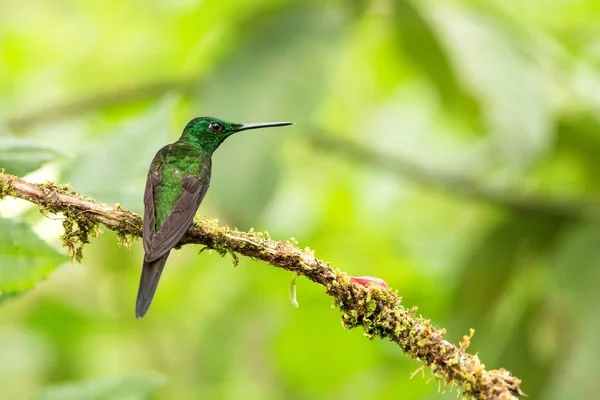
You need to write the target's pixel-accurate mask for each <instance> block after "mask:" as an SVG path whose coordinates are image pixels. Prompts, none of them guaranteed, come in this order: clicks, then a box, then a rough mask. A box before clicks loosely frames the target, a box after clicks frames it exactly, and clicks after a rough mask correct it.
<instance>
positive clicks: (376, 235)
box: [0, 0, 600, 400]
mask: <svg viewBox="0 0 600 400" xmlns="http://www.w3.org/2000/svg"><path fill="white" fill-rule="evenodd" d="M0 3H1V9H2V12H1V13H0V121H1V122H0V167H2V168H5V169H6V170H7V172H11V173H15V174H18V175H20V176H25V177H26V179H28V180H31V181H43V180H46V179H52V180H55V181H57V182H61V183H70V184H72V185H73V187H74V188H75V189H76V190H78V191H80V192H82V193H84V194H88V195H90V196H93V197H94V198H96V199H98V200H100V201H104V202H109V203H117V202H118V203H120V204H121V205H123V206H124V207H127V208H130V209H132V210H135V211H137V212H140V211H141V208H142V191H143V186H144V180H145V174H146V169H147V167H148V165H149V163H150V160H151V159H152V156H153V155H154V153H155V152H156V151H157V150H158V149H159V148H160V147H161V146H162V145H164V144H166V143H168V142H171V141H174V140H176V139H177V137H178V136H179V134H180V132H181V129H182V128H183V126H184V125H185V124H186V123H187V121H188V120H190V119H191V118H192V117H196V116H202V115H211V116H218V117H221V118H224V119H227V120H231V121H236V122H238V121H239V122H261V121H277V120H290V121H294V122H296V125H295V126H294V127H291V128H286V129H279V130H263V131H252V133H247V134H243V135H242V134H240V135H237V136H235V137H234V138H232V139H230V140H228V141H227V142H226V143H225V144H224V145H223V146H222V147H221V148H220V149H219V150H218V152H217V153H216V154H215V158H214V164H213V167H214V173H213V181H212V185H211V190H209V192H208V195H207V196H206V199H205V201H204V203H203V204H202V206H201V209H200V214H201V215H204V216H207V217H209V218H218V219H219V221H220V222H221V223H224V224H229V225H231V226H236V227H238V228H239V229H244V230H247V229H249V228H251V227H253V228H255V229H257V230H268V231H269V233H270V234H271V236H272V237H273V238H276V239H281V240H286V239H288V238H290V237H295V238H296V239H297V240H298V241H299V242H300V246H302V247H304V246H310V247H311V248H313V249H315V250H316V255H317V257H320V258H323V259H325V260H328V261H330V262H332V264H333V265H334V266H337V267H339V268H341V269H342V270H344V271H346V272H348V273H349V274H352V275H371V276H377V277H381V278H383V279H384V280H385V281H387V283H388V284H389V285H390V286H392V287H394V288H395V289H397V290H398V292H399V294H400V295H401V296H402V297H403V301H404V304H405V305H406V306H413V305H417V306H418V307H419V310H420V312H421V313H422V314H423V315H424V316H426V317H428V318H431V319H432V320H433V322H434V323H435V324H436V325H438V326H441V327H445V328H446V329H447V330H448V335H447V337H448V339H449V340H451V341H454V342H456V341H458V340H460V338H461V337H462V335H464V334H466V333H467V332H468V330H469V328H474V329H475V331H476V334H475V337H474V339H473V341H472V347H471V349H470V351H472V352H477V353H478V355H479V357H480V358H481V359H482V361H483V362H484V363H485V365H486V367H487V368H499V367H504V368H507V369H509V370H510V371H511V372H512V373H513V374H515V375H516V376H518V377H520V378H521V379H523V386H522V388H523V390H524V391H525V392H526V393H528V394H529V396H530V397H529V398H532V399H552V400H553V399H566V398H578V399H584V398H586V399H587V398H589V399H591V398H594V396H597V390H596V388H595V387H596V383H597V382H596V380H594V379H595V378H597V374H598V370H599V368H600V365H599V362H598V360H599V359H600V340H598V329H600V313H598V304H599V302H600V290H599V284H600V268H599V267H600V219H599V218H597V217H598V215H600V207H597V205H598V204H599V203H598V202H596V201H595V200H593V199H594V197H595V196H597V195H598V192H599V189H600V161H599V160H600V118H599V115H600V114H599V112H600V41H599V40H598V38H599V37H600V1H592V0H587V1H585V0H581V1H567V0H563V1H559V0H554V1H548V0H544V1H542V0H529V1H519V0H509V1H506V0H504V1H499V0H488V1H484V0H476V1H473V0H471V1H466V0H465V1H453V0H437V1H410V2H409V1H406V2H404V1H393V0H372V1H362V0H354V1H348V0H346V1H342V0H339V1H333V0H327V1H285V0H254V1H248V0H243V1H242V0H235V1H227V0H204V1H201V0H175V1H166V0H153V1H142V0H131V1H125V2H123V1H116V0H102V1H100V0H89V1H75V0H63V1H41V0H23V1H19V2H16V1H10V0H2V1H0ZM440 189H441V190H440ZM555 200H556V201H561V202H564V203H565V204H562V203H560V204H555V203H554V201H555ZM0 216H1V219H0V302H1V304H0V398H2V399H31V398H41V399H45V400H47V399H67V400H69V399H200V398H203V399H204V398H207V399H211V398H215V399H217V398H223V399H242V398H243V399H279V398H288V399H388V398H390V399H391V398H402V399H438V398H455V396H456V394H455V393H446V394H444V395H442V394H438V383H437V382H436V381H431V382H429V383H428V384H426V381H427V379H428V376H429V374H428V373H426V374H425V378H422V377H421V375H420V374H419V375H416V376H415V377H414V378H413V379H410V375H411V373H412V372H413V371H415V370H416V369H417V368H418V367H419V366H420V364H419V363H418V362H417V361H414V360H411V359H409V358H407V357H406V356H405V355H404V354H402V352H401V351H400V350H399V349H398V348H397V347H396V346H394V345H392V344H390V343H387V342H383V341H378V340H375V341H369V340H367V339H366V338H364V337H363V335H362V332H361V331H359V330H355V331H350V332H346V331H344V330H343V328H342V327H341V324H340V315H339V312H338V311H336V310H334V309H332V308H331V307H330V306H331V300H330V299H329V298H328V297H327V296H326V295H325V294H324V289H323V288H322V287H319V286H317V285H314V284H312V283H310V282H308V281H306V280H304V279H299V280H298V282H297V286H298V301H299V303H300V307H299V308H298V309H295V308H294V307H293V306H292V305H291V304H290V302H289V300H288V286H289V282H290V279H291V278H292V276H291V275H290V274H289V273H286V272H284V271H282V270H279V269H276V268H272V267H268V266H265V265H262V264H260V263H257V262H254V261H251V260H249V259H244V258H242V259H241V260H240V265H239V266H238V267H237V268H235V269H234V268H233V267H232V263H231V260H230V259H229V257H225V258H221V257H219V256H218V254H216V253H214V252H213V253H209V252H205V253H202V255H200V256H198V251H199V250H200V248H199V247H191V246H188V247H186V248H184V249H183V250H181V251H179V252H177V253H176V254H173V255H172V256H171V258H170V259H169V263H168V266H167V268H166V270H165V273H164V274H163V278H162V281H161V284H160V285H159V288H158V292H157V297H156V298H155V301H154V303H153V306H152V307H151V309H150V312H149V314H148V315H147V317H146V318H144V319H143V320H136V319H135V318H134V302H135V295H136V290H137V285H138V281H139V274H140V266H141V257H142V250H141V245H140V243H139V241H137V242H135V244H134V246H133V249H132V250H131V251H128V250H127V249H125V248H123V247H119V246H118V245H117V238H116V236H115V235H114V234H113V233H112V232H110V231H107V230H106V229H105V231H106V232H105V233H104V234H102V235H101V236H100V237H98V238H97V239H95V240H93V241H92V243H91V244H90V245H88V246H86V248H85V249H84V259H83V262H82V263H81V264H70V263H69V260H68V258H67V257H66V256H65V251H64V249H61V248H60V239H59V236H60V233H61V224H60V219H59V218H58V217H43V216H41V215H40V214H39V212H38V211H37V209H36V208H35V207H32V206H31V205H29V204H28V203H25V202H23V201H18V200H12V199H5V200H3V201H2V202H1V203H0ZM40 240H44V241H45V242H46V243H47V244H44V243H43V242H40ZM46 276H47V279H45V277H46ZM33 286H35V288H34V289H32V290H28V289H31V288H33Z"/></svg>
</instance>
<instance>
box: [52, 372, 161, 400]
mask: <svg viewBox="0 0 600 400" xmlns="http://www.w3.org/2000/svg"><path fill="white" fill-rule="evenodd" d="M164 384H165V379H164V378H163V377H162V376H161V375H159V374H150V373H146V374H137V375H129V376H127V375H126V376H119V377H114V378H102V379H91V380H87V381H82V382H75V383H70V384H69V383H65V384H61V385H55V386H51V387H49V388H48V389H46V390H45V391H44V393H42V395H41V397H40V400H101V399H111V400H143V399H147V398H148V397H149V395H150V394H152V393H153V392H155V391H156V390H157V389H158V388H160V387H161V386H163V385H164Z"/></svg>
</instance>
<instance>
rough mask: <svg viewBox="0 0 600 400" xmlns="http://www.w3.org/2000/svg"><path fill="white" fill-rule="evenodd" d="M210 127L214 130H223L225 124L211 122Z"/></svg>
mask: <svg viewBox="0 0 600 400" xmlns="http://www.w3.org/2000/svg"><path fill="white" fill-rule="evenodd" d="M208 127H209V128H210V130H211V131H213V132H221V131H222V130H223V125H221V124H219V123H217V122H213V123H211V124H210V125H209V126H208Z"/></svg>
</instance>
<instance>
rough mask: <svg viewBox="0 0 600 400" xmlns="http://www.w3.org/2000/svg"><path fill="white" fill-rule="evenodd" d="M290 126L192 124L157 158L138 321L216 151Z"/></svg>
mask: <svg viewBox="0 0 600 400" xmlns="http://www.w3.org/2000/svg"><path fill="white" fill-rule="evenodd" d="M291 124H292V123H291V122H269V123H258V124H236V123H232V122H227V121H222V120H220V119H217V118H212V117H200V118H194V119H192V120H191V121H190V122H189V123H188V124H187V125H186V127H185V128H184V129H183V133H182V134H181V137H180V138H179V140H177V141H176V142H175V143H171V144H168V145H166V146H165V147H163V148H162V149H160V150H159V151H158V152H157V153H156V155H155V156H154V159H153V160H152V164H150V170H149V171H148V177H147V178H146V190H145V192H144V222H143V242H144V253H145V254H144V263H143V266H142V276H141V278H140V287H139V289H138V295H137V301H136V305H135V315H136V317H137V318H141V317H143V316H144V315H145V314H146V312H147V311H148V308H149V307H150V303H151V302H152V298H153V297H154V293H155V292H156V287H157V285H158V281H159V279H160V275H161V273H162V270H163V268H164V266H165V263H166V262H167V258H168V257H169V253H170V252H171V250H172V249H173V247H175V246H176V245H177V243H179V240H180V239H181V237H182V236H183V235H184V234H185V232H187V230H188V229H189V227H190V226H191V225H192V223H193V221H194V216H195V215H196V211H197V210H198V207H199V206H200V203H201V202H202V199H203V198H204V195H205V194H206V191H207V190H208V185H209V183H210V173H211V164H212V161H211V157H212V154H213V153H214V151H215V150H216V149H217V148H218V147H219V146H220V145H221V143H223V141H224V140H225V139H227V138H228V137H229V136H231V135H233V134H234V133H236V132H241V131H246V130H249V129H258V128H269V127H274V126H285V125H291Z"/></svg>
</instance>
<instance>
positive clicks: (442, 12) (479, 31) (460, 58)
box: [426, 2, 553, 167]
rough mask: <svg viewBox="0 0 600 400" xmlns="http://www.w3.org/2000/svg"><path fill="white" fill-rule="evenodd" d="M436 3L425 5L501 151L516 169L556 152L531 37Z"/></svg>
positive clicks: (471, 10)
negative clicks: (530, 41)
mask: <svg viewBox="0 0 600 400" xmlns="http://www.w3.org/2000/svg"><path fill="white" fill-rule="evenodd" d="M444 3H445V2H432V3H431V4H429V5H428V6H427V7H426V10H427V18H428V19H429V20H430V21H432V22H433V26H434V27H435V28H436V30H437V36H438V38H439V39H440V40H441V41H442V43H443V46H444V48H445V49H446V51H447V54H448V57H449V58H450V59H451V60H452V62H453V67H454V68H453V69H454V70H455V71H456V75H457V76H458V78H459V80H460V81H461V82H462V83H463V85H464V86H465V88H466V89H467V90H469V91H470V92H471V93H472V94H473V95H474V96H475V97H477V99H478V100H479V101H480V102H481V107H482V114H483V118H484V120H485V128H486V130H487V131H488V132H489V134H490V136H489V138H490V141H491V144H492V145H494V146H495V148H496V150H497V153H498V154H499V155H500V156H502V158H503V159H504V160H503V161H506V162H508V163H510V164H511V165H512V166H514V167H522V166H527V165H528V163H531V162H532V161H534V160H535V159H536V158H539V157H540V156H542V155H544V154H545V153H546V152H548V151H549V150H550V149H551V145H552V138H553V137H552V134H551V133H552V130H551V116H550V109H549V106H548V101H547V100H546V93H545V92H544V91H543V89H542V88H543V82H542V74H541V73H540V71H539V70H538V67H537V65H536V63H535V61H534V60H533V58H532V56H530V55H529V54H531V52H532V49H531V48H529V47H528V45H529V43H528V41H527V39H526V38H524V37H521V36H519V35H518V34H516V33H515V32H512V31H511V30H510V29H509V27H507V26H503V25H502V24H501V23H499V21H498V20H497V19H496V18H494V16H490V15H487V14H485V13H483V12H481V10H478V9H476V8H475V7H469V6H455V5H450V3H446V4H444Z"/></svg>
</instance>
